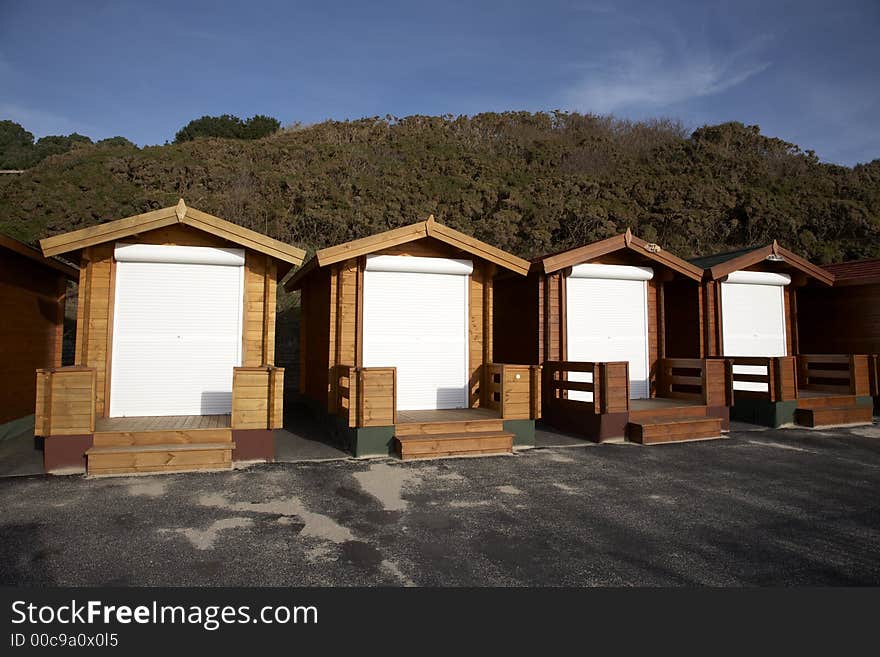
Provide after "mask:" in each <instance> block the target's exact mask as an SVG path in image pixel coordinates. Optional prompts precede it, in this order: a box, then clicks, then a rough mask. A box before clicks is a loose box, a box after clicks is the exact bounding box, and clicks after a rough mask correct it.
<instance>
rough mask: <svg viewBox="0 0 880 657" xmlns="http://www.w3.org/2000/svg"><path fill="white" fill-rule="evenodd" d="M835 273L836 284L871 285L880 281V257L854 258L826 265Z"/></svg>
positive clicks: (827, 268) (826, 267)
mask: <svg viewBox="0 0 880 657" xmlns="http://www.w3.org/2000/svg"><path fill="white" fill-rule="evenodd" d="M825 269H826V270H827V271H830V272H831V273H832V274H834V284H835V285H871V284H874V283H880V258H867V259H865V260H852V261H850V262H838V263H836V264H833V265H825Z"/></svg>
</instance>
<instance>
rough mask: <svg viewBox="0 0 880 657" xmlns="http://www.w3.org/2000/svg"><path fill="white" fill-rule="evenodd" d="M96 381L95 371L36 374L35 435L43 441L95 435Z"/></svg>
mask: <svg viewBox="0 0 880 657" xmlns="http://www.w3.org/2000/svg"><path fill="white" fill-rule="evenodd" d="M95 379H96V376H95V369H94V368H93V367H60V368H54V369H40V370H37V401H36V408H35V411H34V433H35V434H36V435H37V436H44V437H46V436H77V435H85V434H90V433H93V432H94V431H95Z"/></svg>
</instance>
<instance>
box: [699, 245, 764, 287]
mask: <svg viewBox="0 0 880 657" xmlns="http://www.w3.org/2000/svg"><path fill="white" fill-rule="evenodd" d="M771 253H773V245H772V244H768V245H767V246H758V247H755V248H754V249H752V250H751V251H749V252H748V253H743V254H742V255H741V256H737V257H736V258H732V259H730V260H727V261H726V262H721V263H718V264H717V265H715V266H714V267H711V268H710V269H709V270H708V271H709V276H710V278H711V279H712V280H715V281H717V280H718V279H719V278H724V277H725V276H727V275H728V274H730V273H732V272H735V271H739V270H740V269H743V268H745V267H750V266H752V265H755V264H757V263H759V262H762V261H763V260H766V259H767V256H768V255H770V254H771Z"/></svg>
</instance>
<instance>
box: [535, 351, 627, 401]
mask: <svg viewBox="0 0 880 657" xmlns="http://www.w3.org/2000/svg"><path fill="white" fill-rule="evenodd" d="M543 371H544V377H543V378H544V383H543V385H544V403H545V404H546V405H547V407H548V409H547V410H549V407H550V406H551V405H552V406H554V407H569V408H571V407H575V406H576V407H579V408H582V409H583V410H585V411H587V412H590V413H623V412H626V411H628V410H629V363H627V362H626V361H621V362H613V363H587V362H573V361H549V362H546V363H544V367H543ZM588 378H589V380H587V379H588Z"/></svg>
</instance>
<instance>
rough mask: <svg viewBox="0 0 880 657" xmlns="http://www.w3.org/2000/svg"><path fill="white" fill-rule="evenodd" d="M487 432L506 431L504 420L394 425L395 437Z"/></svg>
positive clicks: (491, 419) (490, 419)
mask: <svg viewBox="0 0 880 657" xmlns="http://www.w3.org/2000/svg"><path fill="white" fill-rule="evenodd" d="M485 431H495V432H503V431H504V420H502V419H501V418H489V419H486V420H453V421H446V422H404V423H401V424H396V425H394V435H395V436H427V435H436V434H459V433H474V432H485Z"/></svg>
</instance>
